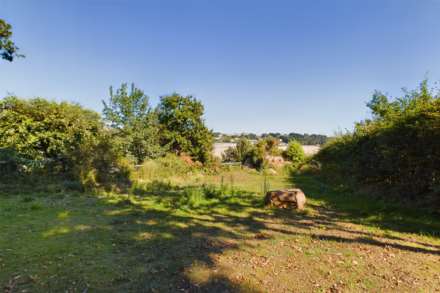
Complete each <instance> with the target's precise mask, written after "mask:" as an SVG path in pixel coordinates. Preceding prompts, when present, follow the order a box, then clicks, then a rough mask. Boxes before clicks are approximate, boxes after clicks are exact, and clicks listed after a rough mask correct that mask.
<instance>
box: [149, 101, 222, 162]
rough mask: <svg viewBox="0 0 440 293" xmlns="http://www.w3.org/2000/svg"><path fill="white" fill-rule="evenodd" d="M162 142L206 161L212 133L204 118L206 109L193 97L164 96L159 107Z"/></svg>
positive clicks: (210, 148)
mask: <svg viewBox="0 0 440 293" xmlns="http://www.w3.org/2000/svg"><path fill="white" fill-rule="evenodd" d="M157 112H158V117H159V123H160V127H161V134H162V142H163V144H164V145H165V146H166V147H167V149H169V150H170V151H172V152H174V153H176V154H188V155H190V156H191V157H193V158H194V159H196V160H198V161H200V162H202V163H206V162H208V161H209V160H210V157H211V150H212V144H213V135H212V132H211V131H210V130H209V129H208V128H207V127H206V126H205V123H204V121H203V118H202V116H203V112H204V108H203V105H202V103H201V102H200V101H198V100H197V99H195V98H194V97H192V96H180V95H178V94H176V93H175V94H172V95H170V96H164V97H161V100H160V104H159V105H158V108H157Z"/></svg>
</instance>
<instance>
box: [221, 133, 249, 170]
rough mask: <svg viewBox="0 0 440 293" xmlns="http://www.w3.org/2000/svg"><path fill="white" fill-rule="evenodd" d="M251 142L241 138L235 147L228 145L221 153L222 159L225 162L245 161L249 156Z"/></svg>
mask: <svg viewBox="0 0 440 293" xmlns="http://www.w3.org/2000/svg"><path fill="white" fill-rule="evenodd" d="M252 148H253V146H252V143H251V142H250V141H249V140H248V139H246V138H241V139H240V140H239V141H238V142H237V144H236V145H235V147H230V148H228V149H226V151H225V152H224V154H223V161H225V162H241V163H242V164H244V163H246V160H247V159H248V158H249V153H250V152H251V151H252Z"/></svg>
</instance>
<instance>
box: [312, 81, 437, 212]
mask: <svg viewBox="0 0 440 293" xmlns="http://www.w3.org/2000/svg"><path fill="white" fill-rule="evenodd" d="M368 107H369V108H370V110H371V112H372V119H367V120H364V121H361V122H359V123H356V125H355V129H354V131H353V132H352V133H347V134H344V135H341V136H340V137H337V138H335V139H334V140H333V141H332V142H329V143H328V144H327V145H326V146H325V147H324V148H323V149H322V150H321V151H320V152H319V153H318V155H317V156H316V158H317V159H318V160H319V161H320V162H321V164H322V171H323V173H324V174H326V175H328V176H331V177H332V178H334V177H339V178H344V181H345V182H347V181H352V182H353V183H355V184H361V185H367V186H369V187H370V188H374V189H377V190H379V191H382V192H384V193H385V194H399V196H404V195H406V196H408V197H410V198H415V197H419V198H420V195H432V196H434V195H435V196H436V198H437V200H438V204H440V196H439V190H440V96H439V94H438V93H435V92H433V91H432V90H430V89H429V88H428V84H427V82H426V81H424V82H422V83H421V85H420V87H419V89H417V90H414V91H406V92H404V95H403V96H402V97H400V98H397V99H395V100H393V101H391V100H390V99H389V98H388V97H387V96H385V95H384V94H382V93H380V92H376V93H374V95H373V97H372V99H371V101H370V102H369V103H368Z"/></svg>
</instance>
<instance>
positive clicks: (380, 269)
mask: <svg viewBox="0 0 440 293" xmlns="http://www.w3.org/2000/svg"><path fill="white" fill-rule="evenodd" d="M265 180H266V183H265ZM204 184H205V185H204ZM206 184H208V185H206ZM213 185H215V186H216V187H215V188H214V187H213ZM264 185H266V187H264ZM292 185H296V186H298V187H300V188H302V189H303V190H304V191H305V193H306V195H307V196H308V199H309V201H308V206H307V209H306V210H305V211H304V212H295V211H289V210H276V209H268V208H264V207H263V205H262V192H263V191H264V189H265V188H267V187H268V186H269V187H270V188H271V189H274V188H281V187H290V186H292ZM439 231H440V220H439V219H436V218H434V217H432V216H429V215H426V214H424V213H421V212H416V211H413V210H411V209H403V208H400V207H395V206H392V205H390V204H389V203H383V202H380V201H374V202H372V201H371V200H369V199H366V198H362V197H353V196H352V195H351V194H350V193H348V192H347V191H342V190H337V189H333V188H330V187H329V186H326V185H324V184H322V183H321V182H320V181H319V180H317V178H315V177H313V176H310V175H301V176H295V177H294V178H290V177H288V176H286V175H283V174H280V175H273V176H268V177H266V179H264V176H263V175H261V174H259V173H257V172H255V171H242V170H232V171H229V172H224V173H222V174H220V175H205V176H203V175H200V176H195V175H194V176H191V177H190V178H185V179H182V180H180V181H175V182H174V181H165V182H159V181H154V182H142V183H139V184H137V186H136V187H135V188H133V190H132V192H130V193H128V194H114V193H108V194H104V193H102V194H99V195H87V194H76V193H71V194H67V193H53V194H46V193H36V194H33V193H29V194H3V195H1V197H0V285H2V287H3V288H4V290H5V292H180V291H182V292H235V291H244V292H359V291H374V292H378V291H382V292H390V291H394V292H395V291H398V292H435V291H439V290H440V235H439Z"/></svg>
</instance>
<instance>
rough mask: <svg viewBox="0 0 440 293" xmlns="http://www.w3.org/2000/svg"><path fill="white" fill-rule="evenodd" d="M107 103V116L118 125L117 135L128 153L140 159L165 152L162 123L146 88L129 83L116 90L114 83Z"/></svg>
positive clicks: (109, 121) (105, 114)
mask: <svg viewBox="0 0 440 293" xmlns="http://www.w3.org/2000/svg"><path fill="white" fill-rule="evenodd" d="M103 104H104V111H103V113H104V118H105V120H106V121H107V122H108V123H109V125H110V126H111V127H112V128H114V129H115V136H118V138H120V140H119V142H120V143H121V147H122V149H123V150H124V152H125V153H126V154H131V155H132V156H134V157H135V158H136V160H137V162H138V163H141V162H142V161H143V160H144V159H145V158H156V157H157V156H159V155H160V154H161V153H162V148H161V146H160V145H159V127H158V120H157V115H156V113H155V112H154V111H153V110H152V108H151V107H150V105H149V98H148V96H146V95H145V94H144V92H143V91H142V90H140V89H138V88H136V87H135V86H134V84H132V85H131V88H130V90H128V86H127V84H126V83H124V84H122V85H121V87H120V88H119V89H117V90H116V93H115V92H114V91H113V88H112V87H110V99H109V101H108V103H106V102H105V101H103Z"/></svg>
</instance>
